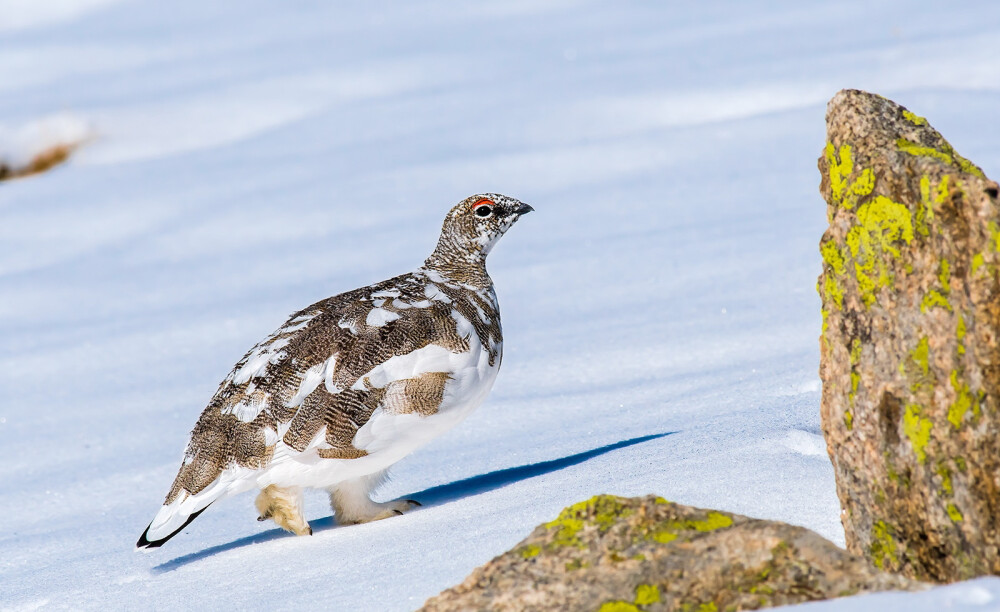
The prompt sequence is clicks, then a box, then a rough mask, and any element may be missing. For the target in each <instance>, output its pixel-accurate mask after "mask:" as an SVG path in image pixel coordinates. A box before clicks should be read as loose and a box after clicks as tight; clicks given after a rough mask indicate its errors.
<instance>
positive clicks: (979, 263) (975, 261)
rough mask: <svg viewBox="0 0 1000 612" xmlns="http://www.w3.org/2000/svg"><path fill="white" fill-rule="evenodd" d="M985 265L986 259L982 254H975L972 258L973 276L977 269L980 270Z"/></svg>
mask: <svg viewBox="0 0 1000 612" xmlns="http://www.w3.org/2000/svg"><path fill="white" fill-rule="evenodd" d="M985 263H986V258H985V257H983V254H982V253H976V254H975V255H973V256H972V273H973V274H975V273H976V271H977V270H979V268H982V267H983V265H984V264H985Z"/></svg>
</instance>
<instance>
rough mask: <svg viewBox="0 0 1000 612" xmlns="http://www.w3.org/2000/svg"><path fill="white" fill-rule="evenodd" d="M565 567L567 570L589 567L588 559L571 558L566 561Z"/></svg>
mask: <svg viewBox="0 0 1000 612" xmlns="http://www.w3.org/2000/svg"><path fill="white" fill-rule="evenodd" d="M565 567H566V571H567V572H573V571H576V570H579V569H584V568H587V567H590V561H581V560H580V559H573V560H572V561H570V562H568V563H566V565H565Z"/></svg>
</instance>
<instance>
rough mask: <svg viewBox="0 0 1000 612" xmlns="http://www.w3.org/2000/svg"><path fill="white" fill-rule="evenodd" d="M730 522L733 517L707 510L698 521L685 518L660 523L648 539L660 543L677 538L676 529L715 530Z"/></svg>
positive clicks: (730, 523) (727, 525)
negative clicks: (705, 514)
mask: <svg viewBox="0 0 1000 612" xmlns="http://www.w3.org/2000/svg"><path fill="white" fill-rule="evenodd" d="M732 524H733V519H731V518H729V517H728V516H726V515H725V514H722V513H720V512H709V513H708V516H706V517H705V518H704V519H702V520H700V521H695V520H690V519H686V520H673V521H667V522H665V523H661V524H660V525H658V528H657V529H656V531H654V532H653V534H652V535H651V536H650V539H652V540H653V541H654V542H658V543H660V544H666V543H668V542H673V541H674V540H676V539H677V538H678V536H679V534H678V533H677V532H678V531H715V530H716V529H722V528H724V527H730V526H731V525H732Z"/></svg>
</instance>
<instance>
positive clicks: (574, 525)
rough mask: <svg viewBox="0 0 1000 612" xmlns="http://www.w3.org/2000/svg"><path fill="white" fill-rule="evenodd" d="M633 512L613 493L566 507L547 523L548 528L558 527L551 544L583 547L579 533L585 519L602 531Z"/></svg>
mask: <svg viewBox="0 0 1000 612" xmlns="http://www.w3.org/2000/svg"><path fill="white" fill-rule="evenodd" d="M630 514H632V509H631V508H629V507H627V506H625V505H624V504H622V502H621V501H619V499H618V498H617V497H615V496H613V495H596V496H594V497H592V498H590V499H588V500H587V501H582V502H579V503H576V504H573V505H572V506H569V507H568V508H564V509H563V511H562V512H560V513H559V516H558V517H557V518H556V519H555V520H553V521H549V522H548V523H545V527H546V529H556V530H557V531H556V533H555V536H554V537H553V538H552V543H551V546H554V547H559V546H575V547H578V548H583V547H584V544H583V542H581V541H580V538H579V537H578V534H579V532H580V530H581V529H583V527H584V524H585V519H586V520H589V521H593V522H594V523H596V524H597V527H598V528H599V529H600V530H601V531H607V530H608V528H610V527H611V525H612V524H614V522H615V519H617V518H619V517H625V516H629V515H630Z"/></svg>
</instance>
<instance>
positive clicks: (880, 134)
mask: <svg viewBox="0 0 1000 612" xmlns="http://www.w3.org/2000/svg"><path fill="white" fill-rule="evenodd" d="M826 121H827V140H828V142H827V144H826V146H825V149H824V151H823V154H822V155H821V156H820V158H819V170H820V174H821V175H822V183H821V185H820V191H821V192H822V194H823V197H824V198H825V199H826V202H827V215H828V218H829V220H830V227H829V229H828V230H827V231H826V233H825V234H824V235H823V238H822V240H821V242H820V252H821V253H822V256H823V261H824V266H823V273H822V275H821V276H820V277H819V284H818V290H819V293H820V296H821V298H822V303H823V332H822V337H821V339H820V355H821V357H820V377H821V378H822V380H823V399H822V422H823V431H824V433H825V435H826V440H827V448H828V450H829V453H830V457H831V459H832V460H833V465H834V469H835V473H836V478H837V492H838V494H839V496H840V501H841V505H842V507H843V510H844V512H843V514H842V520H843V523H844V529H845V531H846V535H847V545H848V549H849V550H851V551H852V552H854V553H857V554H861V555H865V556H866V557H868V558H869V559H870V560H871V561H872V562H873V563H874V564H875V565H876V566H877V567H879V568H883V569H886V570H891V571H896V572H901V573H903V574H905V575H907V576H911V577H915V578H918V579H922V580H935V581H952V580H959V579H964V578H969V577H972V576H976V575H980V574H987V573H993V574H996V573H1000V549H998V545H1000V530H998V527H1000V480H998V477H1000V435H998V432H1000V429H998V427H1000V422H998V419H1000V416H998V413H997V410H998V408H1000V404H998V399H1000V352H998V347H997V336H998V334H1000V283H998V278H1000V277H998V270H1000V268H998V266H1000V208H998V201H997V194H998V188H997V184H996V183H995V182H993V181H991V180H989V179H987V178H986V177H985V175H984V174H983V172H982V170H980V169H979V168H978V167H977V166H976V165H974V164H973V163H971V162H970V161H969V160H967V159H965V158H964V157H962V156H961V155H959V154H958V153H957V152H956V151H955V150H954V149H953V148H952V147H951V145H950V144H948V142H947V141H946V140H945V139H944V138H943V137H942V136H941V135H940V134H939V133H938V132H937V131H935V130H934V129H933V128H932V127H931V126H930V125H929V124H928V122H927V120H926V119H924V118H923V117H919V116H917V115H915V114H913V113H911V112H910V111H908V110H907V109H905V108H903V107H901V106H899V105H897V104H895V103H893V102H891V101H890V100H887V99H885V98H882V97H881V96H877V95H873V94H869V93H865V92H861V91H853V90H845V91H842V92H840V93H838V94H837V95H836V96H835V97H834V98H833V99H832V100H831V101H830V104H829V106H828V108H827V115H826Z"/></svg>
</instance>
